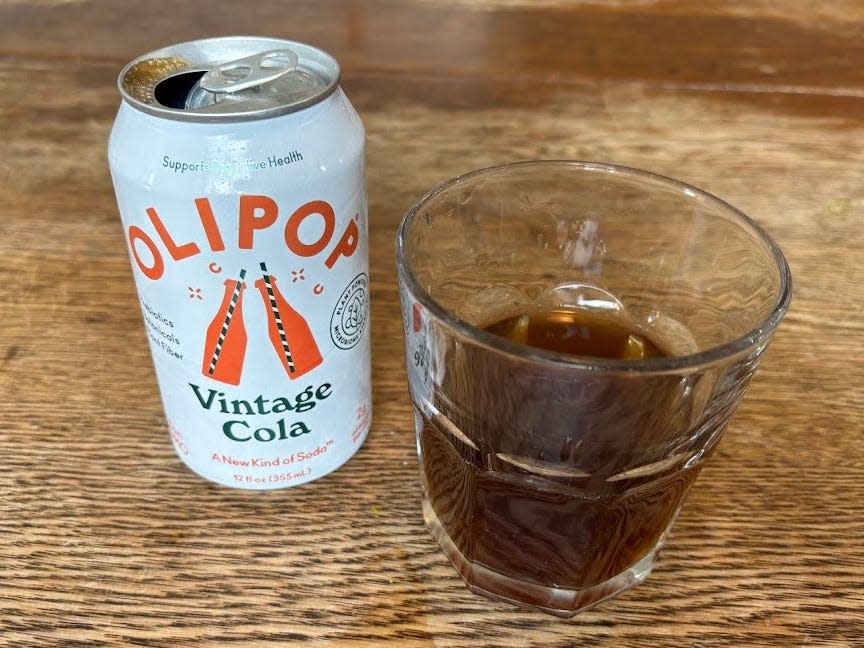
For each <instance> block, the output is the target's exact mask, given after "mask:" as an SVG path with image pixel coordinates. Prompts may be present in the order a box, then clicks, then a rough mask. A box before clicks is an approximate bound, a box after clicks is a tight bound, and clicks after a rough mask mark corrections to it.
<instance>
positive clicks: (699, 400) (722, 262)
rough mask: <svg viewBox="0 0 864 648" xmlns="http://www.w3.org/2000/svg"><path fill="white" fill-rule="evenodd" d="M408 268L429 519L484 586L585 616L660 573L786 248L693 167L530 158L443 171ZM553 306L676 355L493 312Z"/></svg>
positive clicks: (770, 327) (409, 325) (402, 281)
mask: <svg viewBox="0 0 864 648" xmlns="http://www.w3.org/2000/svg"><path fill="white" fill-rule="evenodd" d="M397 265H398V275H399V287H400V295H401V300H402V309H403V317H404V325H405V348H406V364H407V372H408V379H409V389H410V393H411V399H412V401H413V405H414V412H415V419H416V433H417V450H418V455H419V460H420V467H421V480H422V486H423V503H422V507H423V515H424V518H425V521H426V524H427V526H428V528H429V529H430V531H431V533H432V535H433V536H434V537H435V539H436V540H437V541H438V543H439V544H440V545H441V548H442V549H443V551H444V553H445V554H446V555H447V556H448V558H449V559H450V560H451V562H452V563H453V565H454V566H455V567H456V569H457V570H458V571H459V573H460V574H461V576H462V577H463V578H464V580H465V581H466V582H467V584H468V587H469V588H470V589H471V590H473V591H475V592H478V593H481V594H484V595H487V596H490V597H492V598H495V599H500V600H504V601H508V602H511V603H515V604H517V605H521V606H526V607H530V608H536V609H540V610H543V611H546V612H549V613H552V614H555V615H558V616H562V617H569V616H572V615H573V614H575V613H576V612H578V611H580V610H584V609H586V608H588V607H590V606H592V605H595V604H596V603H598V602H600V601H602V600H604V599H606V598H609V597H611V596H614V595H616V594H618V593H620V592H622V591H623V590H626V589H627V588H629V587H631V586H633V585H634V584H636V583H639V582H641V581H642V580H644V579H645V578H646V577H647V575H648V574H649V573H650V571H651V569H652V567H653V565H654V562H655V560H656V558H657V554H658V552H659V550H660V548H661V547H662V545H663V542H664V539H665V538H666V536H667V534H668V532H669V529H670V527H671V525H672V524H673V522H674V520H675V518H676V516H677V515H678V512H679V511H680V509H681V505H682V502H683V500H684V498H685V495H686V493H687V491H688V489H689V488H690V487H691V486H692V484H693V482H694V480H695V479H696V477H697V475H698V474H699V471H700V470H701V468H702V466H703V465H704V462H705V461H706V460H707V459H708V458H709V457H710V455H711V454H712V452H713V450H714V449H715V448H716V446H717V443H718V442H719V440H720V438H721V436H722V435H723V432H724V431H725V429H726V426H727V424H728V423H729V420H730V418H731V417H732V415H733V413H734V411H735V409H736V407H737V406H738V404H739V402H740V401H741V398H742V396H743V395H744V392H745V390H746V388H747V385H748V383H749V382H750V379H751V378H752V377H753V374H754V372H755V370H756V368H757V367H758V365H759V362H760V359H761V357H762V355H763V353H764V352H765V349H766V348H767V346H768V344H769V342H770V340H771V337H772V335H773V333H774V331H775V329H776V327H777V325H778V324H779V322H780V321H781V319H782V318H783V316H784V314H785V312H786V310H787V308H788V306H789V301H790V296H791V277H790V273H789V268H788V266H787V264H786V261H785V259H784V257H783V255H782V253H781V252H780V250H779V248H778V247H777V245H776V244H775V243H774V242H773V241H772V240H771V238H770V237H769V236H768V235H767V234H766V233H765V231H764V230H762V228H761V227H759V225H757V224H756V223H755V222H754V221H753V220H751V219H750V218H748V217H747V216H745V215H744V214H743V213H741V212H740V211H738V210H737V209H735V208H734V207H732V206H731V205H729V204H727V203H725V202H723V201H722V200H720V199H718V198H716V197H714V196H712V195H710V194H708V193H706V192H704V191H701V190H699V189H696V188H694V187H690V186H688V185H685V184H683V183H681V182H677V181H675V180H671V179H669V178H665V177H662V176H659V175H655V174H652V173H648V172H645V171H639V170H635V169H629V168H625V167H620V166H612V165H607V164H593V163H585V162H575V161H536V162H523V163H512V164H505V165H501V166H495V167H490V168H486V169H481V170H478V171H474V172H471V173H468V174H466V175H463V176H460V177H457V178H454V179H452V180H449V181H447V182H445V183H443V184H441V185H440V186H438V187H436V188H435V189H433V190H432V191H431V192H430V193H428V194H427V195H426V196H424V197H423V198H421V199H420V200H419V202H417V204H415V205H414V206H413V207H412V208H411V209H410V210H409V211H408V213H407V214H406V216H405V218H404V220H403V222H402V224H401V226H400V229H399V233H398V237H397ZM538 309H540V310H542V309H552V310H553V311H555V312H557V311H561V310H562V309H563V311H566V312H573V313H577V314H578V313H582V314H584V315H586V316H590V317H592V318H595V319H596V318H601V319H603V318H605V319H606V320H608V321H614V322H617V323H618V324H621V323H622V322H623V323H624V324H625V325H626V327H629V329H632V332H633V333H634V334H638V335H637V336H636V338H634V339H643V340H650V341H651V343H652V344H655V345H656V346H657V347H658V348H659V349H661V350H662V355H661V356H660V357H647V358H640V357H639V354H638V353H636V354H635V355H632V354H630V355H628V354H625V355H623V356H620V357H617V356H616V357H592V356H591V355H573V354H569V353H563V352H561V351H556V350H554V349H549V348H539V347H536V346H528V345H526V344H522V343H520V342H519V340H518V339H514V336H510V337H501V336H499V335H496V334H493V333H492V332H490V331H488V330H485V329H486V328H487V327H488V326H489V325H490V324H491V323H494V322H498V321H501V320H502V319H506V318H508V317H519V316H520V313H521V314H524V313H530V312H534V311H536V310H538ZM556 309H557V310H556ZM577 328H578V327H577ZM639 336H641V337H639ZM631 337H632V336H631ZM628 344H629V338H628ZM637 346H638V345H637ZM637 350H638V349H637ZM732 442H733V443H734V440H733V441H732Z"/></svg>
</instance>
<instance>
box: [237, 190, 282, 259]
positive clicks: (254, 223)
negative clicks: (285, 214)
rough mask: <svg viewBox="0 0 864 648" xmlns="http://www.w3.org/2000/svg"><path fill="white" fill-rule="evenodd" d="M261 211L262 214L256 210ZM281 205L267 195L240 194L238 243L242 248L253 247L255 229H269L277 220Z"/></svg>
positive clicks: (249, 248)
mask: <svg viewBox="0 0 864 648" xmlns="http://www.w3.org/2000/svg"><path fill="white" fill-rule="evenodd" d="M256 211H261V212H262V213H261V215H260V216H256V215H255V212H256ZM278 216H279V207H278V206H277V205H276V202H275V201H274V200H273V199H272V198H268V197H267V196H240V225H239V227H240V232H239V236H238V239H237V244H238V246H239V247H240V249H242V250H251V249H252V238H253V235H254V233H255V230H258V229H267V228H268V227H270V226H271V225H272V224H273V223H275V222H276V218H277V217H278Z"/></svg>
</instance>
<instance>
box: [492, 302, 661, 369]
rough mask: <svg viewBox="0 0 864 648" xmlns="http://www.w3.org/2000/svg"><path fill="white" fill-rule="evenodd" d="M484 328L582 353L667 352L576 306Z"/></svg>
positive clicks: (636, 356) (635, 355)
mask: <svg viewBox="0 0 864 648" xmlns="http://www.w3.org/2000/svg"><path fill="white" fill-rule="evenodd" d="M484 328H485V329H486V330H487V331H489V332H490V333H494V334H495V335H498V336H501V337H503V338H507V339H509V340H512V341H513V342H518V343H519V344H527V345H528V346H532V347H537V348H540V349H547V350H549V351H558V352H560V353H570V354H572V355H578V356H592V357H595V358H619V359H622V360H644V359H645V358H659V357H661V356H663V355H665V354H664V353H663V352H662V351H661V350H660V349H659V348H658V347H657V346H656V345H655V344H654V343H653V342H652V341H651V340H650V339H648V338H647V337H646V336H645V335H644V334H642V333H640V332H638V331H636V330H634V329H632V328H629V327H628V326H627V325H626V323H624V322H621V321H616V320H615V319H611V318H609V317H603V316H601V315H596V314H591V313H588V312H586V311H579V310H574V309H564V308H559V309H555V310H532V311H531V312H529V313H523V314H519V315H514V316H512V317H507V318H505V319H502V320H499V321H497V322H494V323H492V324H489V325H487V326H485V327H484Z"/></svg>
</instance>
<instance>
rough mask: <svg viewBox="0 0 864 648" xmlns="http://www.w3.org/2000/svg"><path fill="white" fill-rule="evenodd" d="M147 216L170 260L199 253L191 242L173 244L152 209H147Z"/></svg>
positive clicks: (199, 249)
mask: <svg viewBox="0 0 864 648" xmlns="http://www.w3.org/2000/svg"><path fill="white" fill-rule="evenodd" d="M147 215H148V216H149V217H150V222H151V223H153V227H155V228H156V233H157V234H158V235H159V238H160V239H162V242H163V243H164V244H165V249H167V250H168V254H170V255H171V258H172V259H174V260H175V261H179V260H180V259H185V258H186V257H190V256H193V255H195V254H198V253H199V252H200V251H201V248H199V247H198V246H197V245H195V244H194V243H192V242H189V243H184V244H183V245H177V244H176V243H175V242H174V239H172V238H171V235H170V234H169V233H168V230H167V228H166V227H165V225H164V224H163V223H162V220H161V219H160V218H159V214H157V213H156V210H155V209H153V208H152V207H148V208H147Z"/></svg>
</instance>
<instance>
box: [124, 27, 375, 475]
mask: <svg viewBox="0 0 864 648" xmlns="http://www.w3.org/2000/svg"><path fill="white" fill-rule="evenodd" d="M338 81H339V66H338V64H337V63H336V61H335V60H334V59H333V58H332V57H331V56H329V55H328V54H326V53H324V52H322V51H320V50H318V49H315V48H313V47H310V46H308V45H304V44H302V43H296V42H291V41H283V40H277V39H270V38H247V37H242V38H241V37H231V38H215V39H207V40H201V41H194V42H190V43H182V44H178V45H172V46H169V47H166V48H164V49H161V50H157V51H154V52H151V53H149V54H146V55H144V56H142V57H139V58H138V59H136V60H134V61H132V62H131V63H130V64H129V65H127V66H126V68H124V70H123V72H122V73H121V74H120V78H119V81H118V85H119V87H120V92H121V95H122V97H123V101H122V103H121V105H120V110H119V112H118V114H117V119H116V121H115V123H114V128H113V130H112V131H111V138H110V142H109V146H108V157H109V161H110V166H111V175H112V178H113V180H114V188H115V192H116V194H117V203H118V206H119V209H120V215H121V218H122V222H123V229H124V234H125V236H126V242H127V244H128V247H129V253H130V257H131V260H132V271H133V274H134V277H135V283H136V286H137V288H138V296H139V298H140V300H141V309H142V313H143V315H144V323H145V328H146V332H147V335H148V337H149V339H150V348H151V353H152V356H153V363H154V366H155V369H156V375H157V378H158V382H159V388H160V391H161V394H162V401H163V403H164V407H165V415H166V417H167V421H168V428H169V432H170V436H171V439H172V441H173V443H174V447H175V449H176V451H177V454H178V455H179V456H180V458H181V459H182V460H183V461H184V462H185V463H186V464H187V465H188V466H189V467H190V468H191V469H192V470H194V471H195V472H197V473H198V474H199V475H201V476H203V477H205V478H207V479H210V480H212V481H214V482H217V483H219V484H224V485H226V486H234V487H238V488H248V489H271V488H283V487H287V486H295V485H297V484H301V483H303V482H307V481H311V480H313V479H317V478H318V477H321V476H323V475H325V474H327V473H329V472H331V471H332V470H335V469H336V468H338V467H339V466H340V465H342V464H343V463H344V462H345V461H347V460H348V459H349V458H350V457H351V456H352V455H353V454H354V453H355V452H356V451H357V449H358V448H359V447H360V445H361V444H362V443H363V441H364V440H365V438H366V435H367V433H368V431H369V425H370V421H371V372H370V352H369V346H370V345H369V296H370V293H369V278H368V277H369V275H368V232H367V207H366V188H365V176H364V173H365V162H364V153H365V137H364V132H363V126H362V124H361V122H360V119H359V117H358V116H357V113H356V112H355V111H354V109H353V108H352V106H351V104H350V103H349V102H348V99H347V98H346V97H345V94H344V93H343V92H342V90H341V88H340V87H339V85H338Z"/></svg>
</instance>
